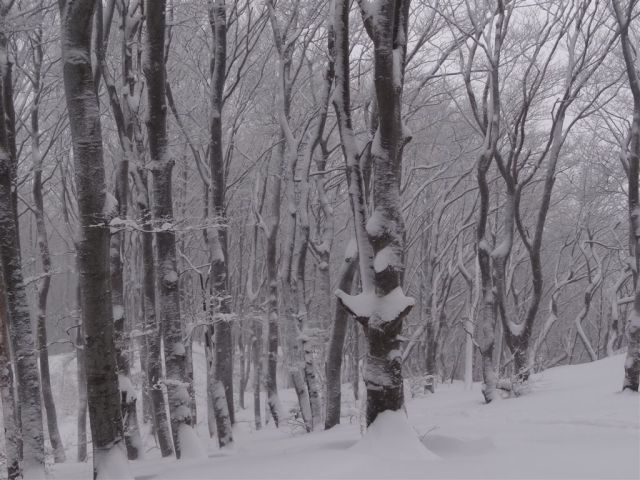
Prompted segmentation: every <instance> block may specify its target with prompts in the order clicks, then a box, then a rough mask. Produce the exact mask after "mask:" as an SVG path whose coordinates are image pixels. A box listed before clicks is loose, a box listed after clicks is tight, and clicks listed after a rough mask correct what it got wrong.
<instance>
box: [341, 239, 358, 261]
mask: <svg viewBox="0 0 640 480" xmlns="http://www.w3.org/2000/svg"><path fill="white" fill-rule="evenodd" d="M357 254H358V243H357V242H356V239H355V238H354V237H351V238H350V239H349V243H347V248H346V249H345V251H344V259H345V260H351V259H352V258H355V257H356V255H357Z"/></svg>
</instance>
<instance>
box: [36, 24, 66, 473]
mask: <svg viewBox="0 0 640 480" xmlns="http://www.w3.org/2000/svg"><path fill="white" fill-rule="evenodd" d="M32 52H33V73H32V75H31V79H32V80H31V81H32V84H33V90H34V92H35V96H34V99H33V103H32V106H31V156H32V157H33V184H32V193H33V206H34V209H33V211H34V216H35V220H36V232H37V238H38V249H39V250H40V260H41V262H42V273H43V277H42V280H41V281H40V282H39V284H38V300H37V304H38V323H37V330H38V354H39V358H40V378H41V381H42V399H43V403H44V408H45V412H46V416H47V429H48V431H49V440H50V442H51V448H52V449H53V458H54V461H55V462H56V463H61V462H64V461H65V460H66V456H65V452H64V445H63V444H62V439H61V438H60V432H59V431H58V419H57V415H56V405H55V402H54V400H53V393H52V391H51V375H50V373H49V349H48V345H47V300H48V297H49V287H50V285H51V254H50V253H49V239H48V236H47V228H46V225H45V219H44V196H43V193H42V164H43V161H44V158H43V156H42V152H41V149H40V120H39V117H40V95H41V92H42V83H41V78H42V58H43V55H44V52H43V47H42V28H41V27H40V26H38V27H37V28H36V30H35V32H34V36H33V47H32Z"/></svg>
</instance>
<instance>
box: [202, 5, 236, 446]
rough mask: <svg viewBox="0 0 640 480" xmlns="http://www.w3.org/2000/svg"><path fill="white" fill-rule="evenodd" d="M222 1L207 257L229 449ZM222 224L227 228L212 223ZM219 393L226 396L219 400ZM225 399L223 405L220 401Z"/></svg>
mask: <svg viewBox="0 0 640 480" xmlns="http://www.w3.org/2000/svg"><path fill="white" fill-rule="evenodd" d="M225 8H226V7H225V2H224V0H215V1H213V2H210V4H209V23H210V26H211V30H212V33H213V36H214V58H213V72H212V82H211V113H210V116H211V131H210V149H209V152H210V153H209V169H210V171H211V180H210V185H209V222H210V223H211V225H210V234H209V236H208V240H209V258H210V260H211V275H210V285H211V287H212V290H213V298H212V302H211V306H212V308H211V310H210V313H211V315H212V316H213V318H212V321H213V322H215V328H214V329H213V330H214V331H213V332H210V333H213V335H215V340H214V345H215V349H214V352H213V353H214V359H213V369H212V372H211V373H210V375H213V378H212V379H211V382H212V384H213V388H212V389H210V394H212V395H214V397H213V399H212V400H213V403H214V412H215V414H216V426H217V431H218V443H219V444H220V447H225V446H227V445H230V444H231V443H232V442H233V432H232V430H231V425H233V423H234V420H235V418H234V405H233V343H232V338H231V326H232V324H231V319H230V315H229V314H230V313H231V298H230V296H229V275H228V268H229V267H228V261H229V259H228V255H229V250H228V248H227V230H226V228H225V227H226V223H227V219H226V208H225V189H226V175H225V173H226V172H225V164H224V157H223V152H222V110H223V106H224V105H223V98H224V82H225V77H226V55H227V19H226V10H225ZM217 224H222V225H223V228H220V227H215V226H214V225H217ZM218 395H223V396H222V398H218ZM223 400H224V401H226V407H224V408H223V405H221V401H223Z"/></svg>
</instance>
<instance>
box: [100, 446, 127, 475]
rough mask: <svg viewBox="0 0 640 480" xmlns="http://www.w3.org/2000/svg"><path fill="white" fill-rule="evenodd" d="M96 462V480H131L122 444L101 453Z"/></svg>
mask: <svg viewBox="0 0 640 480" xmlns="http://www.w3.org/2000/svg"><path fill="white" fill-rule="evenodd" d="M98 455H99V460H97V462H96V463H97V470H98V476H97V478H96V480H133V477H132V476H131V473H130V469H129V462H128V461H127V453H126V452H125V449H124V445H123V444H122V443H120V444H118V445H114V446H113V447H111V448H110V449H109V450H106V451H101V452H100V453H99V454H98Z"/></svg>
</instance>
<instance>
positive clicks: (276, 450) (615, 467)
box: [48, 351, 640, 480]
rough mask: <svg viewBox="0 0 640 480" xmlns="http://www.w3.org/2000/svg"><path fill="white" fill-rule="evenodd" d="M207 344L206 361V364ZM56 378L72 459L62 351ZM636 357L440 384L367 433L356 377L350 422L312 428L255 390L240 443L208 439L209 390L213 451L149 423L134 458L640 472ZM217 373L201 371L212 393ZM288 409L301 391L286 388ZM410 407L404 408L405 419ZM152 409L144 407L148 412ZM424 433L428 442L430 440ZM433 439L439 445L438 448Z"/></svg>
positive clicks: (466, 473)
mask: <svg viewBox="0 0 640 480" xmlns="http://www.w3.org/2000/svg"><path fill="white" fill-rule="evenodd" d="M201 357H202V355H201V352H198V351H196V355H195V360H196V362H195V363H196V365H195V366H196V372H203V371H204V365H203V359H202V358H201ZM52 360H53V361H52V374H53V375H54V389H55V390H56V398H57V399H58V404H59V406H60V408H59V412H60V423H61V425H60V426H61V431H62V435H63V440H64V441H65V447H66V449H67V458H68V459H74V458H75V455H76V447H75V428H76V426H75V422H76V420H75V407H76V405H75V401H76V400H75V394H74V392H75V361H74V360H73V358H72V356H70V355H68V356H58V357H55V358H53V359H52ZM623 363H624V356H622V355H618V356H616V357H612V358H608V359H604V360H600V361H598V362H595V363H589V364H583V365H574V366H569V367H558V368H554V369H551V370H547V371H546V372H543V373H541V374H538V375H535V376H534V377H533V378H532V381H531V389H530V392H528V393H527V394H526V395H524V396H521V397H519V398H509V399H503V400H499V401H496V402H494V403H492V404H490V405H485V404H483V403H482V400H481V399H482V394H481V392H480V385H479V384H474V386H473V390H471V391H468V390H464V387H463V385H462V383H454V384H452V385H449V384H445V385H438V387H437V389H436V393H435V394H433V395H428V396H425V397H421V398H414V399H411V400H409V401H408V403H407V410H408V422H407V421H404V420H403V418H402V414H395V415H394V414H389V415H386V416H385V417H383V418H382V419H381V422H380V423H379V424H378V425H377V426H376V428H375V429H373V430H370V431H368V432H367V433H366V435H365V437H364V438H362V439H361V427H360V424H359V419H358V418H357V409H356V406H355V405H354V402H353V396H352V393H351V390H350V389H349V387H348V386H345V389H344V390H345V391H344V392H343V396H344V400H343V415H345V416H344V417H343V418H342V422H343V423H342V425H340V426H338V427H336V428H334V429H332V430H331V431H328V432H318V433H312V434H304V433H302V429H301V428H300V427H299V426H297V424H296V423H295V422H290V423H289V424H288V425H285V426H284V427H283V428H281V429H280V430H276V429H275V428H274V427H273V425H272V424H269V425H268V426H267V428H266V429H263V430H261V431H259V432H256V431H254V428H253V419H252V415H253V413H252V412H253V408H252V405H251V403H250V402H251V397H252V395H251V393H250V392H249V393H247V395H246V400H247V409H246V410H239V411H238V415H237V416H238V419H239V422H238V425H237V426H236V432H235V446H234V448H232V449H230V450H225V451H220V450H219V449H218V448H217V441H216V440H215V439H212V440H209V439H208V438H207V436H208V435H207V433H206V432H207V426H206V410H205V408H204V405H203V400H204V399H203V398H202V397H200V398H199V405H198V407H199V410H198V413H199V419H198V421H199V423H198V433H199V435H200V440H201V442H202V444H203V447H204V448H205V449H206V451H207V452H208V457H206V458H204V459H199V460H195V459H194V460H192V459H189V460H183V461H180V462H176V461H175V460H174V459H172V458H168V459H160V458H159V453H158V450H157V448H155V445H154V442H153V438H152V437H149V436H148V434H146V428H145V439H144V440H145V444H146V445H147V453H146V456H145V459H144V460H141V461H137V462H132V463H131V464H130V468H131V472H132V474H133V475H134V476H135V478H136V479H139V480H143V479H144V480H156V479H157V480H161V479H205V478H206V479H218V478H394V479H396V478H629V479H631V478H633V479H638V478H640V396H638V395H637V394H632V393H620V392H619V390H620V387H621V384H622V375H623ZM204 383H205V379H204V377H203V375H202V373H200V374H199V375H198V379H197V388H198V391H199V392H204V391H205V389H204ZM282 397H283V398H282V400H283V403H284V406H285V407H287V408H286V409H285V411H289V410H288V407H291V406H293V405H294V403H295V394H293V392H291V391H285V392H283V394H282ZM398 415H400V417H399V418H398ZM140 418H142V417H140ZM419 440H421V441H422V444H423V445H425V447H424V449H423V445H422V444H420V443H419ZM427 448H428V450H427ZM48 470H49V476H50V478H55V479H69V480H73V479H87V478H91V463H90V462H89V463H86V464H78V463H66V464H61V465H50V466H49V468H48Z"/></svg>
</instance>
